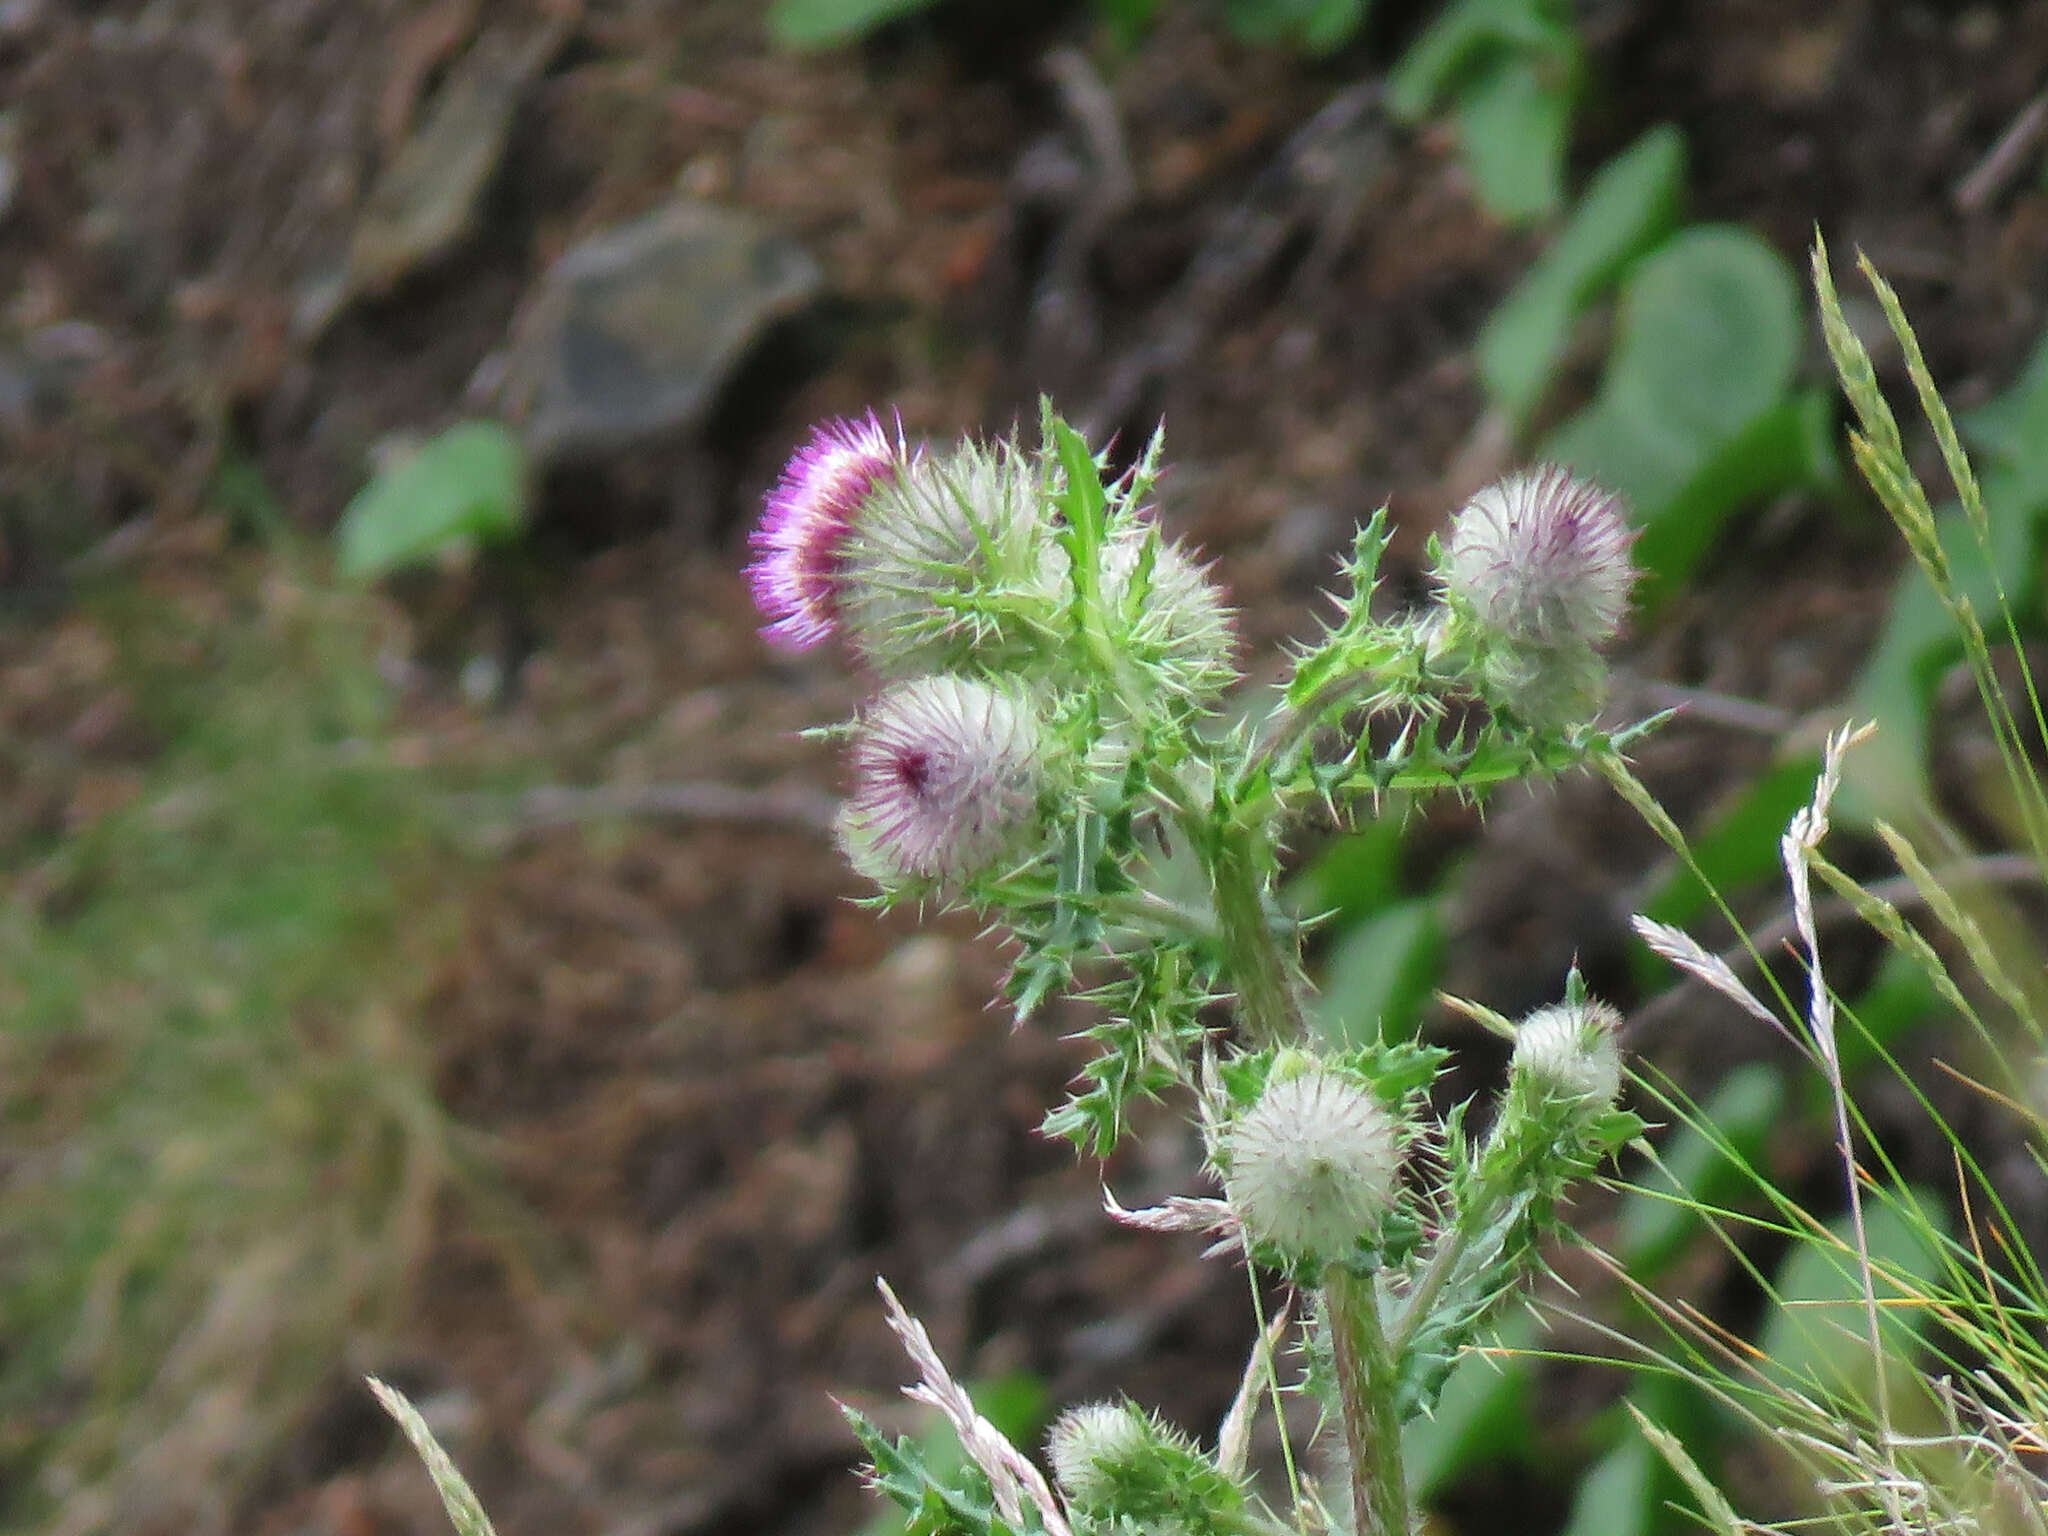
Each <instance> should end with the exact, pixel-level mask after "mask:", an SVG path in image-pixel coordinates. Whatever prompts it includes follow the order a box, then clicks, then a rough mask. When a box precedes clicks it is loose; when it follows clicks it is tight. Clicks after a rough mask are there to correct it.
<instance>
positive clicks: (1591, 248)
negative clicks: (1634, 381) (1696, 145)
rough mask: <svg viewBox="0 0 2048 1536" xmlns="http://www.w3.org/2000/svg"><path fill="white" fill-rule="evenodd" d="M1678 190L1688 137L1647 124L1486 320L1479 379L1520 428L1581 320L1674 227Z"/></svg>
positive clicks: (1477, 348) (1680, 190) (1589, 188)
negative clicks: (1644, 129) (1650, 127)
mask: <svg viewBox="0 0 2048 1536" xmlns="http://www.w3.org/2000/svg"><path fill="white" fill-rule="evenodd" d="M1684 192H1685V138H1684V135H1682V134H1681V133H1680V132H1679V131H1678V130H1677V129H1676V128H1674V127H1672V126H1671V125H1670V124H1668V123H1667V124H1665V125H1663V126H1661V127H1658V128H1653V129H1651V130H1650V131H1649V132H1648V133H1646V134H1644V135H1643V136H1642V137H1641V138H1640V139H1638V140H1636V142H1635V143H1634V144H1632V145H1630V146H1629V147H1628V148H1627V149H1625V150H1623V151H1622V152H1621V153H1620V154H1618V155H1616V156H1615V157H1614V158H1613V159H1612V160H1610V161H1609V162H1608V163H1607V164H1606V165H1605V166H1603V167H1601V169H1600V171H1599V174H1597V175H1596V176H1594V178H1593V180H1592V181H1591V182H1590V183H1589V184H1588V185H1587V187H1586V191H1585V194H1584V195H1583V196H1582V197H1581V198H1580V199H1579V203H1578V206H1577V207H1576V208H1574V209H1573V210H1572V213H1571V217H1570V218H1569V219H1567V220H1566V221H1565V223H1564V226H1563V227H1562V228H1561V229H1559V230H1558V232H1557V236H1556V238H1555V239H1553V240H1552V241H1551V242H1550V244H1549V245H1548V246H1547V247H1546V248H1545V249H1544V251H1543V254H1542V255H1540V256H1539V257H1537V258H1536V260H1535V261H1534V262H1533V263H1532V264H1531V265H1530V267H1529V270H1528V271H1527V272H1526V273H1524V274H1523V276H1522V280H1521V281H1520V282H1518V283H1517V284H1516V285H1515V287H1514V290H1513V291H1512V292H1511V293H1509V294H1508V296H1507V298H1506V299H1505V300H1503V301H1502V302H1501V306H1500V308H1498V309H1496V310H1495V311H1494V312H1493V314H1492V316H1491V317H1490V318H1489V319H1488V320H1487V322H1486V325H1485V328H1484V329H1483V330H1481V331H1480V333H1479V340H1478V342H1477V343H1476V345H1475V351H1476V353H1477V361H1478V364H1479V378H1480V382H1481V383H1482V384H1484V385H1485V387H1486V393H1487V398H1488V399H1490V400H1491V401H1492V402H1493V404H1494V405H1495V406H1496V407H1498V408H1499V409H1500V410H1502V411H1504V412H1506V413H1507V415H1508V416H1509V417H1510V418H1511V419H1512V420H1513V421H1514V422H1515V423H1516V424H1517V425H1521V424H1522V423H1525V422H1526V421H1527V420H1528V418H1529V416H1530V414H1531V413H1532V412H1533V411H1534V410H1535V409H1536V407H1537V405H1538V404H1540V403H1541V401H1542V399H1543V395H1544V393H1545V391H1546V389H1547V388H1548V387H1549V385H1550V383H1551V380H1552V375H1553V373H1554V371H1555V369H1556V367H1557V365H1558V363H1559V361H1560V360H1561V359H1562V358H1563V356H1564V353H1565V348H1566V346H1567V344H1568V343H1569V341H1570V339H1571V332H1572V327H1573V326H1574V325H1575V324H1576V323H1577V322H1578V320H1579V318H1580V316H1581V315H1582V314H1584V312H1585V311H1586V310H1587V308H1588V307H1590V306H1591V305H1592V304H1593V302H1594V301H1595V300H1596V299H1598V298H1599V297H1600V296H1601V295H1602V294H1603V293H1604V292H1605V291H1606V290H1607V289H1609V288H1610V287H1612V286H1613V285H1614V283H1615V282H1616V281H1618V280H1619V279H1620V277H1621V275H1622V273H1623V272H1625V271H1626V270H1627V269H1628V267H1629V265H1630V264H1631V263H1632V262H1634V261H1635V260H1636V259H1637V258H1638V257H1640V256H1642V255H1644V254H1645V253H1647V252H1648V251H1650V250H1651V249H1653V248H1654V247H1655V246H1656V245H1657V244H1658V242H1660V241H1662V240H1663V239H1664V238H1665V237H1666V236H1667V235H1669V234H1670V233H1671V231H1672V230H1673V229H1674V228H1675V227H1676V226H1677V223H1678V217H1679V205H1680V203H1681V201H1682V199H1683V197H1684Z"/></svg>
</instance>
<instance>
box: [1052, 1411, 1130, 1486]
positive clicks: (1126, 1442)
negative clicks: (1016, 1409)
mask: <svg viewBox="0 0 2048 1536" xmlns="http://www.w3.org/2000/svg"><path fill="white" fill-rule="evenodd" d="M1150 1429H1151V1426H1150V1425H1149V1423H1148V1422H1147V1420H1146V1416H1145V1414H1144V1411H1143V1410H1142V1409H1140V1408H1138V1407H1136V1406H1135V1405H1133V1404H1130V1403H1083V1404H1081V1405H1080V1406H1079V1407H1076V1408H1069V1409H1068V1410H1067V1411H1066V1412H1065V1413H1063V1414H1061V1415H1060V1416H1059V1417H1058V1418H1057V1419H1055V1420H1053V1425H1052V1428H1051V1429H1050V1430H1049V1431H1048V1432H1047V1433H1046V1437H1045V1456H1046V1460H1047V1461H1049V1462H1051V1463H1052V1476H1053V1481H1054V1482H1056V1483H1058V1484H1059V1486H1060V1492H1062V1493H1064V1494H1065V1495H1066V1496H1067V1497H1068V1498H1069V1499H1071V1500H1073V1501H1074V1503H1076V1504H1078V1505H1081V1506H1083V1507H1087V1506H1089V1505H1101V1504H1105V1503H1107V1502H1108V1501H1109V1498H1110V1496H1111V1495H1112V1494H1113V1493H1114V1491H1115V1489H1116V1483H1117V1474H1118V1471H1119V1470H1120V1469H1122V1468H1125V1467H1130V1466H1133V1465H1136V1464H1137V1463H1139V1462H1140V1461H1142V1460H1143V1459H1144V1458H1145V1454H1146V1450H1147V1447H1148V1445H1149V1442H1150V1438H1151V1436H1150Z"/></svg>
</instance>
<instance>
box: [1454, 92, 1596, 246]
mask: <svg viewBox="0 0 2048 1536" xmlns="http://www.w3.org/2000/svg"><path fill="white" fill-rule="evenodd" d="M1577 96H1578V81H1577V71H1576V70H1575V69H1561V68H1559V67H1557V66H1556V65H1555V64H1554V62H1553V61H1550V60H1547V59H1541V58H1532V57H1527V56H1524V55H1519V54H1503V55H1501V56H1500V57H1499V58H1498V59H1496V60H1494V62H1493V63H1492V64H1490V65H1489V66H1487V67H1486V68H1484V69H1482V70H1480V71H1479V73H1478V74H1476V75H1475V76H1473V78H1472V80H1471V81H1470V82H1469V83H1468V84H1467V85H1466V86H1465V87H1464V89H1463V90H1461V91H1459V92H1458V111H1457V118H1458V148H1459V150H1460V152H1461V153H1462V154H1463V155H1464V158H1465V169H1466V170H1467V171H1468V172H1470V173H1471V176H1472V185H1473V190H1474V191H1476V192H1477V193H1478V195H1479V201H1480V204H1481V205H1482V206H1483V207H1484V208H1485V209H1486V211H1487V212H1488V213H1491V214H1492V215H1493V216H1494V217H1495V218H1497V219H1499V220H1501V221H1502V222H1503V223H1506V224H1526V223H1530V222H1532V221H1534V220H1536V219H1542V218H1548V217H1549V216H1550V215H1551V214H1553V213H1556V212H1557V210H1558V209H1560V208H1562V207H1563V206H1564V162H1565V151H1566V149H1567V148H1568V147H1569V141H1570V138H1571V129H1572V105H1573V103H1574V101H1575V100H1576V99H1577Z"/></svg>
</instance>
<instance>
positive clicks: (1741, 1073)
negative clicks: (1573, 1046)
mask: <svg viewBox="0 0 2048 1536" xmlns="http://www.w3.org/2000/svg"><path fill="white" fill-rule="evenodd" d="M1808 787H1809V789H1810V788H1811V782H1810V781H1809V785H1808ZM1784 1112H1785V1083H1784V1078H1783V1077H1782V1075H1781V1074H1780V1073H1779V1071H1778V1069H1777V1068H1776V1067H1773V1066H1771V1065H1769V1064H1767V1063H1765V1062H1760V1061H1752V1062H1745V1063H1744V1064H1743V1065H1741V1066H1739V1067H1736V1068H1735V1069H1734V1070H1733V1071H1731V1072H1730V1073H1729V1074H1728V1075H1727V1076H1726V1077H1725V1078H1723V1079H1722V1080H1721V1085H1720V1086H1719V1087H1718V1088H1716V1089H1715V1090H1714V1092H1713V1094H1712V1095H1711V1096H1710V1097H1709V1098H1708V1099H1707V1101H1706V1103H1705V1104H1703V1105H1701V1106H1700V1124H1697V1125H1684V1126H1680V1127H1679V1128H1678V1130H1677V1131H1675V1132H1674V1133H1673V1134H1672V1137H1671V1140H1670V1143H1669V1144H1668V1145H1667V1146H1665V1147H1664V1149H1663V1151H1662V1153H1661V1155H1660V1156H1659V1158H1658V1161H1657V1162H1656V1163H1654V1164H1652V1165H1651V1166H1650V1167H1649V1168H1647V1169H1646V1170H1644V1173H1643V1177H1642V1180H1641V1188H1640V1189H1635V1190H1631V1191H1630V1192H1629V1193H1628V1195H1627V1196H1626V1198H1624V1199H1623V1201H1622V1204H1621V1213H1620V1216H1619V1218H1618V1219H1617V1221H1616V1225H1615V1234H1614V1251H1615V1253H1616V1254H1617V1255H1619V1257H1620V1259H1621V1261H1622V1263H1623V1264H1624V1265H1626V1266H1627V1268H1628V1271H1629V1273H1630V1274H1632V1275H1634V1276H1635V1277H1636V1278H1637V1279H1638V1280H1641V1281H1643V1282H1645V1283H1651V1284H1653V1283H1655V1281H1656V1278H1657V1276H1658V1275H1660V1274H1661V1273H1662V1272H1663V1271H1664V1270H1665V1269H1666V1268H1667V1267H1668V1266H1669V1265H1670V1264H1671V1262H1672V1260H1674V1259H1676V1258H1677V1257H1678V1256H1679V1255H1680V1254H1681V1253H1683V1252H1684V1251H1685V1249H1686V1246H1687V1244H1689V1243H1690V1242H1691V1241H1692V1240H1693V1239H1694V1238H1696V1237H1698V1236H1700V1235H1702V1234H1704V1233H1705V1232H1706V1230H1707V1228H1706V1226H1705V1224H1704V1218H1703V1217H1702V1216H1701V1215H1700V1213H1699V1212H1698V1211H1697V1210H1695V1209H1693V1206H1695V1205H1707V1206H1725V1205H1726V1204H1728V1203H1729V1202H1730V1201H1731V1200H1733V1199H1735V1198H1736V1197H1737V1196H1738V1195H1740V1194H1741V1193H1742V1192H1743V1191H1745V1190H1748V1189H1751V1188H1753V1187H1754V1180H1755V1176H1754V1175H1753V1174H1752V1173H1750V1172H1748V1171H1747V1168H1748V1167H1749V1166H1753V1165H1754V1164H1755V1163H1756V1161H1757V1160H1758V1159H1759V1158H1760V1157H1761V1156H1762V1154H1763V1149H1764V1143H1765V1141H1766V1140H1767V1139H1768V1138H1769V1136H1770V1133H1771V1129H1772V1127H1774V1126H1775V1125H1776V1124H1777V1123H1778V1121H1779V1119H1780V1118H1781V1117H1782V1116H1783V1114H1784ZM1705 1126H1712V1127H1713V1131H1712V1133H1711V1134H1709V1133H1708V1131H1707V1130H1706V1129H1704V1127H1705Z"/></svg>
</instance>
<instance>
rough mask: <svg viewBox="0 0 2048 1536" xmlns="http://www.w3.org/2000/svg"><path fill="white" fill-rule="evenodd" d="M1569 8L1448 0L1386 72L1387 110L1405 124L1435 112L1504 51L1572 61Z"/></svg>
mask: <svg viewBox="0 0 2048 1536" xmlns="http://www.w3.org/2000/svg"><path fill="white" fill-rule="evenodd" d="M1578 48H1579V39H1578V34H1577V33H1576V32H1575V31H1574V30H1573V29H1572V18H1571V9H1570V7H1569V5H1561V4H1559V3H1558V0H1453V3H1452V4H1450V5H1448V6H1446V7H1444V9H1443V11H1442V13H1441V14H1440V15H1439V16H1438V17H1437V19H1436V20H1435V21H1434V22H1432V23H1431V24H1430V26H1429V29H1428V30H1427V31H1425V32H1424V33H1423V34H1422V36H1421V37H1419V38H1417V39H1416V40H1415V42H1414V43H1413V44H1412V45H1411V46H1410V47H1409V49H1408V51H1407V52H1406V53H1405V54H1403V55H1402V56H1401V59H1400V62H1399V63H1397V64H1396V65H1395V66H1394V68H1393V69H1392V71H1391V72H1389V74H1388V76H1387V110H1388V111H1390V112H1392V113H1393V114H1394V116H1395V117H1397V118H1401V119H1403V120H1405V121H1408V122H1414V121H1416V120H1417V119H1419V118H1422V117H1425V116H1427V115H1428V114H1429V113H1431V112H1434V111H1435V110H1436V109H1437V107H1438V106H1439V105H1440V104H1441V103H1442V102H1443V101H1444V100H1445V98H1447V97H1449V96H1451V95H1452V94H1454V93H1455V92H1457V91H1459V90H1461V89H1462V88H1463V87H1464V86H1465V85H1466V84H1467V83H1468V82H1469V81H1470V80H1471V79H1472V78H1473V77H1474V76H1476V75H1477V74H1478V73H1479V72H1480V71H1481V70H1482V69H1483V68H1485V67H1486V66H1487V65H1488V64H1489V63H1490V62H1491V61H1492V60H1493V59H1495V58H1498V57H1499V56H1500V55H1502V54H1503V53H1522V54H1534V55H1547V56H1548V57H1549V58H1550V59H1551V60H1552V61H1554V62H1561V61H1569V60H1574V59H1576V57H1577V54H1578Z"/></svg>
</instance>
